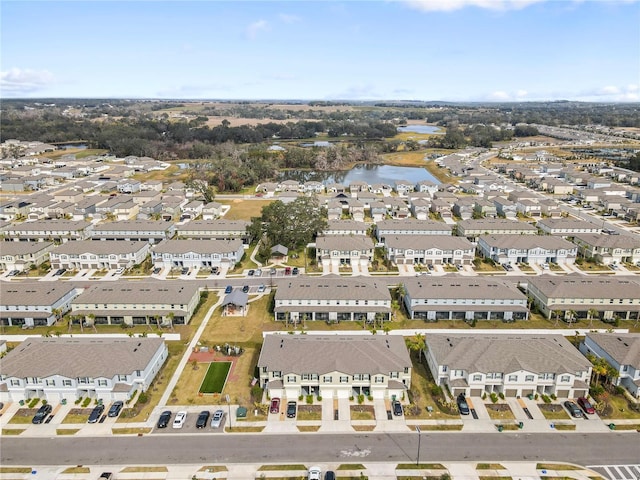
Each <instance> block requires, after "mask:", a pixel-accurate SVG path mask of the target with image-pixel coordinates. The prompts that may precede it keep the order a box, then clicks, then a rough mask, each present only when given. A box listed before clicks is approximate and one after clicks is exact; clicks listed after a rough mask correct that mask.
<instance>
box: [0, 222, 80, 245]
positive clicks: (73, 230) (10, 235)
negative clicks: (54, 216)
mask: <svg viewBox="0 0 640 480" xmlns="http://www.w3.org/2000/svg"><path fill="white" fill-rule="evenodd" d="M92 230H93V225H92V224H91V223H90V222H85V221H84V220H78V221H75V220H36V221H33V222H22V223H16V224H12V225H11V226H9V227H7V228H5V229H4V236H5V240H13V241H21V242H23V241H30V242H55V243H64V242H67V241H69V240H85V239H87V238H89V237H90V236H91V232H92Z"/></svg>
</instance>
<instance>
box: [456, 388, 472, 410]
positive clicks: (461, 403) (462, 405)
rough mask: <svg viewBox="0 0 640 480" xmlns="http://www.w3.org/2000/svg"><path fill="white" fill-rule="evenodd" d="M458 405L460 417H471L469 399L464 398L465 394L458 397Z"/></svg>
mask: <svg viewBox="0 0 640 480" xmlns="http://www.w3.org/2000/svg"><path fill="white" fill-rule="evenodd" d="M456 403H457V404H458V411H459V412H460V415H469V413H470V412H471V411H470V410H469V404H468V403H467V399H466V398H465V397H464V394H463V393H461V394H460V395H458V398H457V399H456Z"/></svg>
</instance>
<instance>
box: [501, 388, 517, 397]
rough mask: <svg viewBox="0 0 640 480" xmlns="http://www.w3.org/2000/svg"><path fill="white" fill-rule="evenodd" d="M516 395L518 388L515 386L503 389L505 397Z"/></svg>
mask: <svg viewBox="0 0 640 480" xmlns="http://www.w3.org/2000/svg"><path fill="white" fill-rule="evenodd" d="M516 395H518V390H516V389H515V388H507V389H506V390H505V391H504V396H505V397H515V396H516Z"/></svg>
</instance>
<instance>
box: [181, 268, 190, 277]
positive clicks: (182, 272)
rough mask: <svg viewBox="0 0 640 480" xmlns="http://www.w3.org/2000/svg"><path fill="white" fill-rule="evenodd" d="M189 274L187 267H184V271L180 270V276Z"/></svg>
mask: <svg viewBox="0 0 640 480" xmlns="http://www.w3.org/2000/svg"><path fill="white" fill-rule="evenodd" d="M188 274H189V269H188V268H187V267H184V268H183V269H182V270H180V275H188Z"/></svg>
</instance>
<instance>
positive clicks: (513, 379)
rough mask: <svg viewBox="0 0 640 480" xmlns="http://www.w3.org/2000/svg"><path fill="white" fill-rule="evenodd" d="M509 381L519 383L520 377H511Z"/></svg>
mask: <svg viewBox="0 0 640 480" xmlns="http://www.w3.org/2000/svg"><path fill="white" fill-rule="evenodd" d="M509 381H510V382H517V381H518V375H509Z"/></svg>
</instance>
